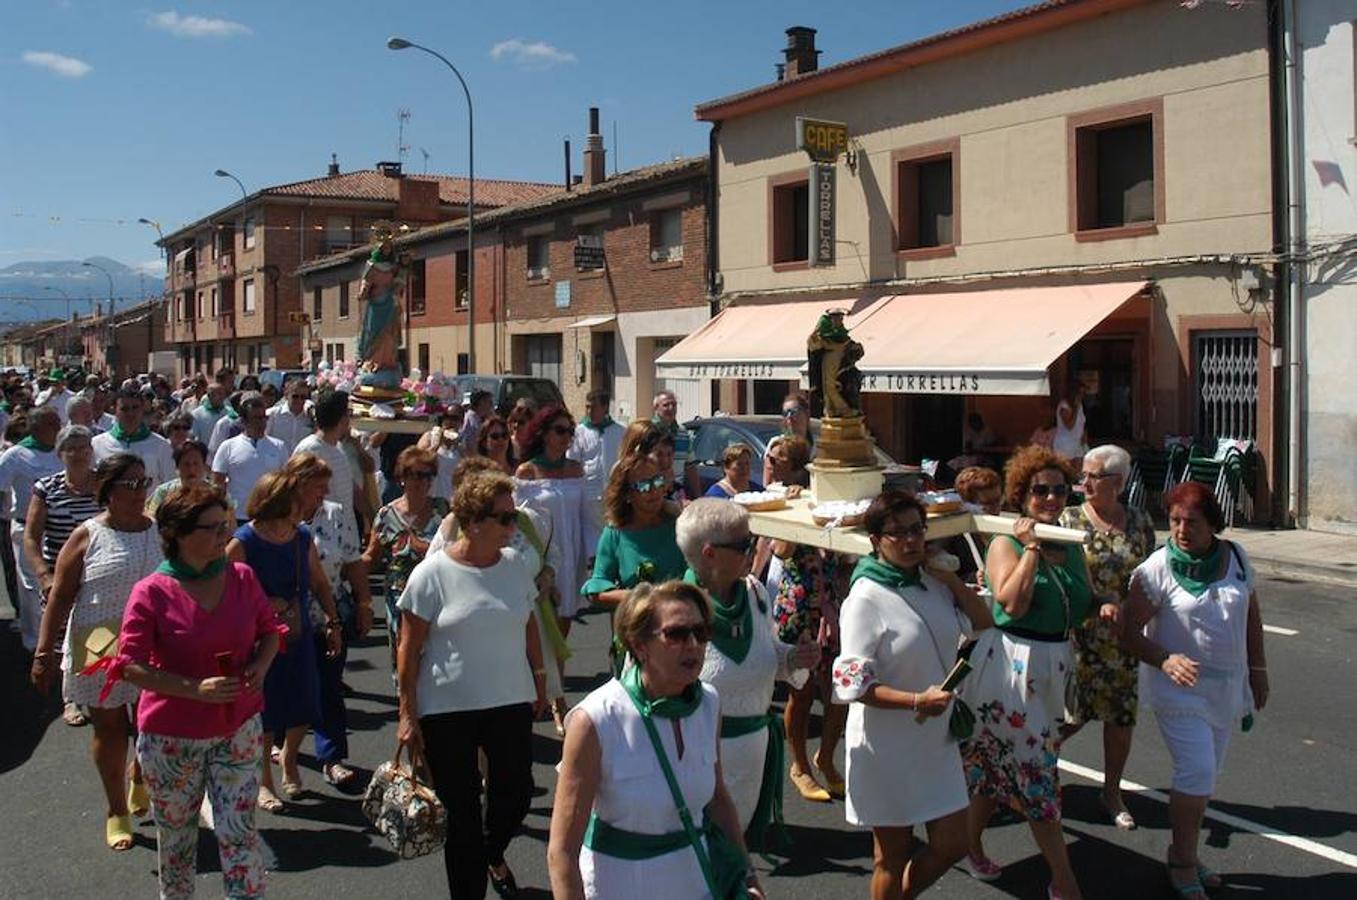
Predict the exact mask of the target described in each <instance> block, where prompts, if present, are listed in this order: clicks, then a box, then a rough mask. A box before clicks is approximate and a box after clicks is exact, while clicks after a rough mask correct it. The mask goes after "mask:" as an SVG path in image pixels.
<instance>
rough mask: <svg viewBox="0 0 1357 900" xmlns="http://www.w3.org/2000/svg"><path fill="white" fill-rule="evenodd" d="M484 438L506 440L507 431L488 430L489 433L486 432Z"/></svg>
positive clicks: (507, 437)
mask: <svg viewBox="0 0 1357 900" xmlns="http://www.w3.org/2000/svg"><path fill="white" fill-rule="evenodd" d="M485 439H486V440H487V441H507V440H508V439H509V432H507V431H492V432H490V433H489V434H487V435H486V436H485Z"/></svg>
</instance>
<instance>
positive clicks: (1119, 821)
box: [1098, 794, 1136, 831]
mask: <svg viewBox="0 0 1357 900" xmlns="http://www.w3.org/2000/svg"><path fill="white" fill-rule="evenodd" d="M1098 803H1099V804H1100V805H1101V806H1102V808H1103V812H1105V813H1107V817H1108V818H1109V819H1111V820H1112V824H1113V825H1115V826H1117V828H1119V829H1120V830H1122V831H1135V830H1136V820H1135V819H1134V818H1132V817H1131V814H1130V812H1128V811H1127V809H1126V806H1125V805H1124V804H1123V805H1122V807H1121V809H1120V810H1117V811H1113V809H1112V804H1111V803H1108V802H1107V795H1106V794H1099V795H1098Z"/></svg>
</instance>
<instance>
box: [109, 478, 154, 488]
mask: <svg viewBox="0 0 1357 900" xmlns="http://www.w3.org/2000/svg"><path fill="white" fill-rule="evenodd" d="M113 483H114V484H116V485H117V486H118V487H125V488H127V489H128V490H129V491H144V490H146V489H147V488H149V487H150V486H151V485H153V484H155V479H154V478H124V479H122V480H121V481H115V482H113Z"/></svg>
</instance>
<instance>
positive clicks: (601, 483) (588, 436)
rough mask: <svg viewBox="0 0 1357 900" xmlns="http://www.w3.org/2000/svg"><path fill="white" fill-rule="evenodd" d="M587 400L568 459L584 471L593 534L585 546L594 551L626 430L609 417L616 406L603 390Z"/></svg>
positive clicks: (597, 391)
mask: <svg viewBox="0 0 1357 900" xmlns="http://www.w3.org/2000/svg"><path fill="white" fill-rule="evenodd" d="M584 399H585V402H586V403H587V404H588V405H587V406H586V407H585V415H584V418H583V419H581V420H580V427H579V428H577V429H575V440H574V442H573V443H571V445H570V449H569V450H568V451H566V454H565V455H566V456H568V457H569V458H571V459H575V460H579V463H580V465H582V466H583V467H584V491H585V497H586V498H587V499H588V501H589V505H588V509H587V513H588V518H587V520H586V521H587V522H588V523H589V532H590V533H589V534H586V535H585V536H584V537H585V540H586V542H588V541H590V539H591V538H592V542H591V543H586V544H585V546H586V547H590V548H593V547H594V546H596V545H597V543H598V535H599V533H600V532H601V531H602V530H603V491H604V490H605V489H606V488H607V487H608V476H609V475H610V474H611V473H612V470H613V464H614V463H615V462H617V454H618V451H619V450H621V449H622V435H623V434H624V433H625V432H626V429H625V428H623V427H622V426H621V425H619V424H617V423H616V422H614V421H613V417H612V416H611V415H610V414H609V408H610V407H611V406H612V403H613V397H612V394H611V393H609V392H608V391H606V390H603V389H602V388H600V389H598V390H593V391H590V392H589V393H588V395H587V396H586V397H585V398H584ZM588 555H590V556H592V555H593V554H592V552H590V553H589V554H588Z"/></svg>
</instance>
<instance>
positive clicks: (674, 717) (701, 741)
mask: <svg viewBox="0 0 1357 900" xmlns="http://www.w3.org/2000/svg"><path fill="white" fill-rule="evenodd" d="M615 625H616V628H617V634H618V637H619V638H621V640H622V641H623V643H624V645H625V646H626V648H627V651H628V652H629V653H630V654H631V656H632V658H633V659H635V661H636V665H634V666H631V667H629V668H628V669H627V670H626V671H625V672H624V673H623V675H622V677H621V679H617V678H614V679H612V680H610V681H609V682H608V683H607V684H605V685H603V686H602V687H600V688H598V689H597V690H595V691H593V692H592V693H590V694H589V696H587V697H585V698H584V700H582V701H580V703H579V705H578V706H576V707H575V709H574V710H572V711H571V713H570V727H569V729H568V731H567V732H566V738H565V748H564V752H563V755H562V759H561V764H560V777H559V778H558V780H557V782H556V800H555V803H554V804H553V807H552V814H551V837H550V841H549V843H548V845H547V868H548V871H549V873H550V876H551V890H552V896H553V897H555V898H556V900H585V898H613V897H666V898H667V897H675V898H680V897H681V898H684V900H689V898H717V900H730V898H737V897H746V896H747V897H758V898H761V897H763V890H762V888H761V887H760V886H759V880H758V876H757V874H756V873H755V872H754V870H753V868H752V867H750V865H749V859H748V855H747V853H746V851H745V848H744V839H743V837H742V835H741V827H740V822H739V813H738V812H737V810H736V808H735V803H734V801H732V800H731V798H730V794H729V792H728V791H727V790H726V786H725V778H724V774H723V771H722V765H721V741H720V728H721V726H720V701H719V700H718V699H717V693H716V690H715V689H714V688H712V687H710V686H708V685H704V684H702V682H701V681H699V680H698V674H699V672H701V670H702V666H703V661H704V657H705V645H706V643H707V641H708V639H709V637H710V635H711V629H712V613H711V607H710V605H709V601H708V598H707V596H706V594H705V592H703V591H702V589H701V588H698V587H695V586H693V585H690V584H686V583H684V582H681V581H666V582H664V583H663V584H660V585H658V586H655V587H651V586H650V585H648V584H642V585H639V586H638V587H636V588H635V589H634V590H633V591H632V592H631V594H630V596H628V597H627V599H626V600H625V601H624V602H623V603H622V605H621V606H620V607H618V610H617V616H616V621H615Z"/></svg>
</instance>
